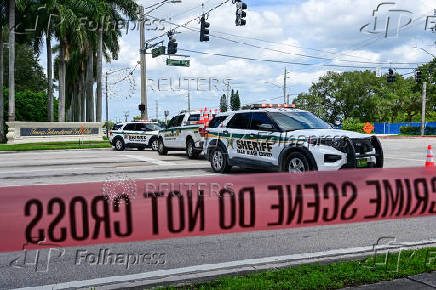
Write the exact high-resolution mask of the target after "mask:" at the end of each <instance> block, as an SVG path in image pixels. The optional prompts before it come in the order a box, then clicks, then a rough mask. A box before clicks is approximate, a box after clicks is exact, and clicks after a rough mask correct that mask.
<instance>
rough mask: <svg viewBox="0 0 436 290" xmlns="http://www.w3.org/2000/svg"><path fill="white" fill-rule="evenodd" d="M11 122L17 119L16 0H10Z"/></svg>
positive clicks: (9, 118) (9, 112)
mask: <svg viewBox="0 0 436 290" xmlns="http://www.w3.org/2000/svg"><path fill="white" fill-rule="evenodd" d="M8 115H9V117H8V120H9V122H13V121H15V0H9V111H8Z"/></svg>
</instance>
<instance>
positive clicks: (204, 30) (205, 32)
mask: <svg viewBox="0 0 436 290" xmlns="http://www.w3.org/2000/svg"><path fill="white" fill-rule="evenodd" d="M209 27H210V23H209V22H206V18H205V17H204V15H203V16H202V17H201V29H200V41H201V42H203V41H209V29H208V28H209Z"/></svg>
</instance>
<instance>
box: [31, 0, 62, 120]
mask: <svg viewBox="0 0 436 290" xmlns="http://www.w3.org/2000/svg"><path fill="white" fill-rule="evenodd" d="M57 5H58V3H57V2H56V0H40V1H37V2H33V3H31V4H30V6H29V10H30V11H31V13H32V14H33V15H37V18H36V19H37V23H36V24H37V25H36V31H35V32H34V33H33V37H32V43H33V47H34V50H35V52H37V53H38V54H39V53H40V52H41V48H42V47H43V44H44V39H45V46H46V52H47V60H46V61H47V98H48V102H47V112H48V119H49V121H50V122H53V121H54V115H53V48H52V42H51V41H52V38H53V35H54V17H52V16H53V15H56V13H57V11H56V6H57ZM36 19H32V20H33V22H36Z"/></svg>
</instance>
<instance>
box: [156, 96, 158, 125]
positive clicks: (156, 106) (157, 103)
mask: <svg viewBox="0 0 436 290" xmlns="http://www.w3.org/2000/svg"><path fill="white" fill-rule="evenodd" d="M156 121H159V101H158V100H156Z"/></svg>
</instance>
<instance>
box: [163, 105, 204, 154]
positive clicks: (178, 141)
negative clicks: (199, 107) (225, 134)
mask: <svg viewBox="0 0 436 290" xmlns="http://www.w3.org/2000/svg"><path fill="white" fill-rule="evenodd" d="M204 133H205V132H204V125H203V120H202V112H201V111H191V112H181V113H180V114H179V115H177V116H175V117H173V118H172V119H171V121H170V122H169V123H168V125H167V127H166V128H165V129H163V130H160V131H159V136H158V150H157V151H158V153H159V155H167V154H168V151H186V155H187V156H188V158H189V159H194V158H197V157H198V156H199V155H200V154H201V152H202V151H203V145H204Z"/></svg>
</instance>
